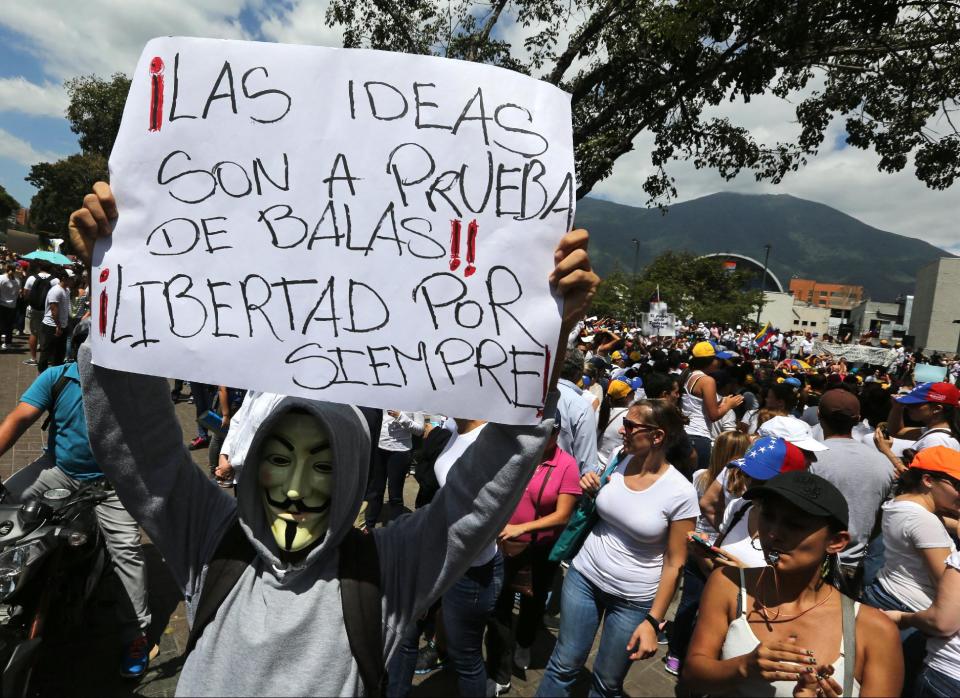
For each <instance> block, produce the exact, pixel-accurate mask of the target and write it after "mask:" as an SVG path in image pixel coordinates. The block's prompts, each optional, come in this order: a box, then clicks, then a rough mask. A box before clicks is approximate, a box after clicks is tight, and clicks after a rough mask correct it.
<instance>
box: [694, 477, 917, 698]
mask: <svg viewBox="0 0 960 698" xmlns="http://www.w3.org/2000/svg"><path fill="white" fill-rule="evenodd" d="M744 496H745V497H746V498H747V499H748V500H750V501H752V502H754V504H755V505H756V507H757V509H758V511H759V522H758V535H757V541H758V543H759V547H760V549H761V550H762V553H763V556H764V559H765V561H766V566H765V567H761V568H755V569H742V568H731V567H723V568H721V569H718V570H716V571H715V572H714V573H713V574H711V575H710V578H709V580H708V581H707V586H706V588H705V589H704V592H703V598H702V600H701V604H700V617H699V620H698V621H697V627H696V630H695V631H694V635H693V639H692V641H691V644H690V650H689V652H688V654H687V661H686V664H685V666H684V670H683V674H682V676H683V680H684V682H685V683H686V685H687V687H688V688H689V689H691V690H693V691H695V692H698V693H710V694H712V695H746V696H811V697H812V696H840V695H843V696H894V695H899V694H900V689H901V686H902V684H903V659H902V657H901V654H900V644H899V638H898V636H897V629H896V626H895V625H894V624H893V623H892V622H891V621H890V620H889V619H887V618H886V617H884V615H883V614H882V613H881V612H879V611H877V610H876V609H873V608H870V607H868V606H860V604H858V603H855V602H854V601H853V599H851V598H850V597H849V596H846V595H845V594H844V593H843V587H842V576H841V574H840V566H839V565H840V563H839V560H838V553H839V552H840V551H841V550H843V549H844V547H846V545H847V543H848V542H849V540H850V534H849V533H848V532H847V525H848V518H849V513H848V508H847V502H846V500H845V499H844V497H843V495H842V494H841V493H840V491H839V490H837V488H836V487H834V486H833V485H832V484H830V483H829V482H828V481H827V480H824V479H823V478H821V477H819V476H817V475H814V474H812V473H809V472H806V471H802V470H800V471H790V472H785V473H782V474H780V475H777V476H775V477H773V478H771V479H769V480H767V481H766V482H765V483H764V484H762V485H759V486H754V487H751V489H750V490H748V491H747V493H746V494H745V495H744Z"/></svg>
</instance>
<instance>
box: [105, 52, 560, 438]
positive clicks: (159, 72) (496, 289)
mask: <svg viewBox="0 0 960 698" xmlns="http://www.w3.org/2000/svg"><path fill="white" fill-rule="evenodd" d="M110 174H111V183H112V186H113V190H114V193H115V195H116V198H117V204H118V207H119V211H120V217H119V220H118V221H117V226H116V229H115V232H114V237H113V240H112V242H110V243H101V244H100V245H99V246H98V248H97V250H96V254H95V257H94V271H93V280H94V288H93V293H94V298H93V307H94V324H93V333H92V334H93V336H94V357H95V358H94V360H95V362H96V363H97V364H99V365H102V366H107V367H110V368H116V369H124V370H129V371H135V372H140V373H148V374H152V375H159V376H169V377H178V378H185V379H190V380H196V381H203V382H205V383H210V384H220V385H228V386H231V387H239V388H252V389H257V390H265V391H271V392H278V393H285V394H291V395H299V396H304V397H310V398H316V399H320V400H330V401H335V402H345V403H351V404H357V405H367V406H371V407H381V408H390V409H405V410H424V411H427V412H431V413H440V414H447V415H451V416H458V417H467V418H484V419H490V420H495V421H499V422H506V423H514V424H524V423H534V422H536V421H537V420H538V419H539V416H538V413H539V411H540V409H541V408H542V406H543V403H544V400H545V390H546V386H547V380H548V378H547V374H548V372H549V367H550V366H551V365H552V362H553V357H552V356H551V354H552V352H553V351H554V347H555V346H556V343H557V337H558V334H559V329H560V309H559V303H558V300H557V299H556V298H554V297H553V296H552V294H551V291H550V288H549V284H548V282H547V277H548V276H549V274H550V272H551V270H552V268H553V250H554V248H555V246H556V243H557V242H558V240H559V239H560V237H561V236H562V235H563V234H564V232H565V231H567V230H569V229H570V228H571V226H572V223H573V215H574V204H575V188H576V184H575V179H574V174H573V145H572V135H571V118H570V97H569V95H568V94H566V93H564V92H562V91H561V90H559V89H557V88H556V87H553V86H551V85H548V84H546V83H543V82H540V81H537V80H534V79H532V78H528V77H525V76H523V75H520V74H518V73H514V72H511V71H508V70H503V69H499V68H493V67H490V66H483V65H479V64H475V63H467V62H461V61H454V60H445V59H441V58H434V57H425V56H410V55H401V54H393V53H385V52H380V51H363V50H344V49H328V48H317V47H308V46H287V45H281V44H267V43H252V42H242V41H220V40H211V39H187V38H162V39H154V40H152V41H151V42H150V43H148V44H147V46H146V48H145V49H144V52H143V54H142V55H141V57H140V61H139V63H138V64H137V69H136V73H135V74H134V77H133V82H132V86H131V89H130V94H129V96H128V98H127V104H126V107H125V109H124V113H123V122H122V124H121V126H120V132H119V135H118V137H117V141H116V144H115V146H114V149H113V153H112V155H111V158H110Z"/></svg>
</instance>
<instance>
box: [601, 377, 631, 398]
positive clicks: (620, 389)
mask: <svg viewBox="0 0 960 698" xmlns="http://www.w3.org/2000/svg"><path fill="white" fill-rule="evenodd" d="M632 390H633V388H631V387H630V384H629V383H627V382H625V381H621V380H615V381H610V385H609V386H608V387H607V395H609V396H610V397H612V398H613V399H614V400H619V399H620V398H622V397H626V396H627V395H629V394H630V391H632Z"/></svg>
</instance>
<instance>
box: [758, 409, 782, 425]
mask: <svg viewBox="0 0 960 698" xmlns="http://www.w3.org/2000/svg"><path fill="white" fill-rule="evenodd" d="M789 416H790V415H788V414H787V413H786V411H784V410H771V409H770V408H769V407H761V408H760V409H759V410H757V429H759V428H760V425H761V424H763V423H764V422H766V421H769V420H771V419H773V418H774V417H789Z"/></svg>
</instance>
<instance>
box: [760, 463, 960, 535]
mask: <svg viewBox="0 0 960 698" xmlns="http://www.w3.org/2000/svg"><path fill="white" fill-rule="evenodd" d="M941 448H943V447H942V446H941ZM958 455H960V453H958ZM771 494H775V495H777V496H778V497H783V498H784V499H786V500H787V501H788V502H790V503H791V504H793V505H794V506H795V507H797V508H798V509H800V510H801V511H804V512H806V513H808V514H811V515H813V516H827V517H830V518H831V519H833V520H835V521H836V522H837V523H839V524H840V526H841V527H842V528H847V526H848V525H849V521H850V509H849V507H848V506H847V500H846V498H845V497H844V496H843V493H841V492H840V490H838V489H837V488H836V487H835V486H834V485H833V484H831V483H830V482H829V481H827V480H825V479H823V478H822V477H820V476H819V475H814V474H813V473H811V472H808V471H806V470H798V471H790V472H784V473H781V474H780V475H777V476H775V477H772V478H770V479H769V480H767V481H766V482H765V483H763V484H762V485H756V486H754V487H751V488H750V489H749V490H747V491H746V492H745V493H744V495H743V498H744V499H758V498H759V499H762V498H763V497H764V495H771Z"/></svg>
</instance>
